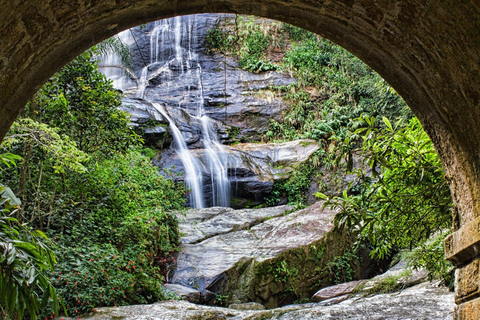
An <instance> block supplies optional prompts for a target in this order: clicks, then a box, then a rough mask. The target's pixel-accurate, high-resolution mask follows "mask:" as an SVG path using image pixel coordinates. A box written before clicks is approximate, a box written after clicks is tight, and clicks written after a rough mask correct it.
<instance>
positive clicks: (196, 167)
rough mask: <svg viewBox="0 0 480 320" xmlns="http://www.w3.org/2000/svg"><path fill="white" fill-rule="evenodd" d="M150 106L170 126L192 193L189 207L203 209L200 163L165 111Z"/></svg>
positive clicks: (186, 180)
mask: <svg viewBox="0 0 480 320" xmlns="http://www.w3.org/2000/svg"><path fill="white" fill-rule="evenodd" d="M152 106H153V107H154V108H155V109H156V110H157V111H158V112H160V114H161V115H162V116H164V117H165V119H167V121H168V123H169V124H170V130H171V131H172V135H173V139H174V142H175V152H177V154H178V157H179V158H180V161H182V163H183V166H184V168H185V185H186V186H187V188H189V189H190V190H191V191H192V193H191V194H190V205H191V206H192V207H194V208H204V207H205V202H204V199H203V193H202V186H203V178H202V171H203V170H202V166H201V164H200V162H199V161H198V160H197V159H196V158H195V157H194V156H193V154H192V153H191V152H190V150H189V149H188V147H187V143H186V142H185V139H184V137H183V135H182V132H181V131H180V130H179V129H178V127H177V126H176V125H175V122H174V121H173V120H172V118H170V117H169V116H168V114H167V112H166V111H165V109H164V108H163V107H162V106H161V105H160V104H158V103H156V102H152Z"/></svg>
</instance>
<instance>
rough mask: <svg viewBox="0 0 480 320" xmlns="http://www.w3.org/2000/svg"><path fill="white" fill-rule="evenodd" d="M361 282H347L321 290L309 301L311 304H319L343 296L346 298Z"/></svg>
mask: <svg viewBox="0 0 480 320" xmlns="http://www.w3.org/2000/svg"><path fill="white" fill-rule="evenodd" d="M362 282H363V281H349V282H345V283H340V284H337V285H336V286H331V287H327V288H323V289H321V290H319V291H317V292H316V293H315V294H314V295H313V296H312V298H311V299H310V300H312V301H313V302H320V301H324V300H328V299H332V298H335V297H339V296H344V295H346V296H347V297H348V295H349V294H350V293H352V292H353V291H354V290H355V288H356V287H357V286H358V285H359V284H360V283H362Z"/></svg>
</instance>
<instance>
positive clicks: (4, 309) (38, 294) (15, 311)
mask: <svg viewBox="0 0 480 320" xmlns="http://www.w3.org/2000/svg"><path fill="white" fill-rule="evenodd" d="M0 158H2V159H11V157H10V156H7V157H5V156H4V155H1V157H0ZM5 190H6V187H5V186H2V185H0V195H1V197H0V318H2V319H23V317H24V316H25V314H26V313H28V315H29V317H30V318H32V319H37V316H38V314H39V312H40V311H41V310H42V309H43V308H44V307H45V306H46V305H47V304H48V303H51V304H52V307H53V311H54V312H55V313H56V314H57V315H58V314H59V309H60V303H59V298H58V297H57V294H56V292H55V289H54V288H53V286H52V284H51V283H50V280H49V279H48V277H47V276H46V275H45V272H46V271H47V270H50V271H52V270H53V268H54V265H55V264H56V260H55V255H54V253H53V251H52V250H51V249H50V248H49V247H48V245H47V243H48V241H49V240H48V238H47V237H46V235H45V234H44V233H43V232H41V231H38V230H32V229H30V228H29V227H27V226H25V225H22V224H20V223H18V220H17V219H15V218H13V217H11V215H13V214H15V211H16V210H18V205H17V204H15V205H12V204H11V202H12V200H13V201H14V202H16V201H17V199H15V198H13V199H12V198H8V197H7V195H8V194H9V193H7V192H5Z"/></svg>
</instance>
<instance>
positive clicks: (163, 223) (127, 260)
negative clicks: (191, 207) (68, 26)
mask: <svg viewBox="0 0 480 320" xmlns="http://www.w3.org/2000/svg"><path fill="white" fill-rule="evenodd" d="M119 104H120V96H119V94H118V93H117V92H116V91H115V90H114V89H113V87H112V86H111V83H110V82H109V81H107V80H106V79H105V77H103V75H101V74H100V73H99V72H98V71H97V67H96V63H95V62H94V61H93V60H92V53H91V52H89V53H85V54H83V55H81V56H80V57H78V58H77V59H76V60H74V61H73V62H72V63H71V64H69V65H68V66H66V67H65V68H64V69H63V70H62V71H61V72H59V73H58V74H57V75H56V76H55V77H53V78H52V79H51V80H50V81H49V82H48V83H47V84H46V85H45V86H44V87H43V88H42V89H41V90H40V91H39V92H38V93H37V95H36V97H35V99H33V100H32V101H31V102H30V104H29V106H28V108H27V110H26V112H25V113H24V114H23V118H20V119H18V120H17V121H16V122H15V124H14V125H13V126H12V129H11V130H10V132H9V135H8V137H7V139H6V140H5V143H4V144H3V145H2V148H3V150H6V151H8V152H10V154H8V156H2V157H0V159H1V160H0V163H1V164H4V165H5V166H6V168H5V169H3V170H2V171H1V173H2V178H3V180H4V181H5V183H7V184H8V185H11V186H18V188H19V189H18V194H19V198H20V199H21V200H22V202H20V199H18V201H17V207H18V209H19V210H17V211H16V212H14V213H12V214H15V215H16V219H13V218H9V220H8V221H7V223H3V224H2V223H1V222H0V227H2V226H3V225H6V226H8V227H9V228H14V229H12V230H17V229H18V228H19V227H21V228H23V229H18V230H22V231H21V232H20V231H18V235H16V236H18V239H16V240H14V241H13V242H14V244H13V247H12V246H11V245H10V244H8V243H7V245H8V246H7V247H6V248H7V249H8V251H1V249H0V253H2V254H3V252H5V254H6V255H8V257H7V259H6V260H5V261H7V262H8V263H7V264H8V265H10V261H11V260H10V257H11V256H13V255H14V254H12V252H13V251H12V250H13V249H15V246H17V243H18V246H19V248H16V249H15V250H16V252H17V253H19V252H20V249H21V248H20V246H24V247H27V245H25V244H24V243H27V242H31V243H32V244H33V245H34V246H35V248H36V250H38V251H39V253H38V254H36V253H32V254H33V258H35V259H37V260H38V261H37V260H34V261H33V262H32V263H37V265H34V268H35V270H34V271H35V272H37V271H38V274H37V273H35V272H34V271H32V268H31V267H30V265H29V263H30V262H28V261H29V259H30V260H31V257H29V256H28V254H30V253H31V252H34V251H33V249H32V248H31V247H28V248H27V249H28V250H31V252H28V253H27V254H23V253H22V254H18V257H20V258H22V259H23V258H24V260H25V261H24V264H23V265H21V264H18V269H15V270H14V271H15V272H17V273H19V275H18V276H17V275H15V277H12V279H11V281H17V280H18V281H19V283H18V284H15V285H17V287H18V288H20V289H19V290H23V291H22V292H21V294H22V296H20V295H19V296H18V297H21V298H18V297H17V298H18V299H23V300H18V299H17V298H15V297H14V299H17V300H16V302H15V304H16V305H18V308H17V309H15V310H13V309H11V307H10V306H11V305H12V303H14V302H12V301H14V300H8V299H10V298H4V297H5V296H4V295H3V294H2V295H1V297H0V300H1V299H7V300H8V301H7V302H6V303H7V307H5V308H4V310H2V312H4V313H5V314H6V313H11V310H13V311H14V312H16V315H20V313H21V312H22V313H23V312H24V310H25V308H32V309H31V311H30V310H29V312H30V316H31V317H35V315H36V314H38V313H39V312H40V311H42V313H41V316H42V317H55V316H57V315H58V313H59V310H58V298H57V297H56V296H55V294H56V293H55V289H56V291H57V292H58V294H59V297H62V298H63V299H64V300H65V306H66V308H67V310H68V311H69V313H70V314H71V315H74V316H77V315H79V314H81V313H85V312H89V311H91V310H92V309H93V308H94V307H97V306H108V305H112V306H113V305H126V304H134V303H150V302H155V301H158V300H162V299H165V298H168V297H170V296H169V295H168V294H165V292H164V289H163V282H164V281H165V276H166V275H167V273H168V272H169V265H171V264H173V263H174V260H173V253H174V252H175V251H176V248H177V246H178V243H179V233H178V221H177V217H176V215H174V214H172V213H171V211H172V210H181V209H182V208H183V205H184V203H185V200H184V196H185V189H184V188H183V186H182V185H175V184H174V182H173V181H172V179H166V178H164V177H162V176H159V175H158V168H156V167H154V166H153V165H152V164H151V162H150V158H149V157H148V156H152V155H153V154H154V151H153V150H151V149H143V150H140V151H136V150H135V146H136V145H138V143H139V141H137V140H138V139H137V136H136V135H135V134H134V133H133V132H132V130H131V128H130V127H129V125H128V117H127V115H126V114H125V113H123V112H121V111H119V110H118V109H117V107H118V106H119ZM142 153H144V154H145V155H142ZM19 155H22V156H23V160H22V161H21V163H20V165H19V167H14V166H12V164H14V163H15V162H16V161H18V160H20V157H19ZM4 190H7V191H8V190H10V189H6V188H5V189H3V188H2V190H0V194H6V193H8V194H9V195H11V194H13V193H12V192H11V191H8V192H7V191H4ZM3 204H4V202H2V205H3ZM0 209H3V208H0ZM2 211H3V210H2ZM2 219H3V218H2ZM2 221H3V220H2ZM25 221H29V222H30V223H31V224H32V225H34V226H35V227H36V228H38V229H40V230H43V231H45V234H48V236H49V237H50V238H51V239H52V240H53V241H54V245H53V247H52V248H53V249H52V250H53V251H52V250H50V249H48V248H46V246H44V245H43V244H42V242H40V241H39V240H38V237H39V235H44V233H42V232H41V231H38V232H31V231H28V232H27V231H25V230H27V229H26V227H24V226H23V224H21V223H23V222H25ZM17 226H18V227H17ZM15 228H17V229H15ZM12 232H13V231H12ZM12 234H13V233H12ZM0 237H3V234H2V233H1V232H0ZM9 237H10V236H9ZM10 238H11V237H10ZM2 241H3V238H2ZM35 241H37V242H35ZM37 244H38V245H37ZM12 248H13V249H12ZM38 248H40V249H41V250H44V251H41V252H40V249H38ZM52 252H55V253H56V254H57V257H58V265H57V266H56V268H55V271H53V263H54V262H52V261H53V260H52V261H51V260H48V261H46V260H45V261H46V262H45V261H43V260H41V259H43V257H45V256H46V255H45V254H46V253H48V254H49V256H48V257H50V258H51V259H54V258H53V257H54V255H53V253H52ZM15 261H16V260H15ZM1 263H3V260H1ZM41 263H43V264H45V265H47V266H48V267H49V270H48V275H47V276H44V275H43V273H42V274H40V272H43V271H45V270H46V269H45V267H44V266H41ZM50 267H51V268H50ZM2 270H3V269H2ZM5 270H6V269H5ZM2 272H3V271H2ZM9 272H10V271H9ZM10 273H11V272H10ZM32 275H33V276H32ZM21 276H24V277H26V276H32V277H34V279H33V278H32V279H33V280H32V279H30V278H26V279H27V280H25V279H23V278H21ZM2 281H4V280H3V278H2ZM32 281H33V282H32ZM2 283H3V282H2ZM4 283H7V284H8V281H7V282H5V281H4ZM24 284H25V285H26V286H24V287H21V285H24ZM1 285H3V284H0V287H1ZM8 286H9V287H8V288H11V287H12V285H10V284H8ZM28 286H30V287H28ZM27 287H28V288H27ZM32 289H35V290H34V291H32ZM8 290H10V289H8ZM19 292H20V291H19ZM32 292H33V293H32ZM28 294H31V295H32V297H29V296H28ZM37 296H39V297H42V296H43V297H45V298H43V300H42V299H40V302H39V303H37V302H36V300H35V301H34V299H36V298H37ZM49 297H50V300H49ZM53 298H54V299H53ZM29 299H30V300H29ZM24 301H27V302H24ZM1 302H2V303H3V302H4V301H3V300H1ZM25 306H26V307H25ZM2 307H3V306H2ZM45 307H46V308H45ZM21 308H23V309H21ZM42 309H43V310H42ZM5 310H7V311H5ZM16 315H15V316H16ZM22 315H23V314H22ZM20 318H21V315H20Z"/></svg>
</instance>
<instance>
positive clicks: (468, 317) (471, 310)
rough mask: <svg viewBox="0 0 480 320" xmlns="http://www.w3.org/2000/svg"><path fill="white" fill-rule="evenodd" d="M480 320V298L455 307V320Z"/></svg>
mask: <svg viewBox="0 0 480 320" xmlns="http://www.w3.org/2000/svg"><path fill="white" fill-rule="evenodd" d="M478 319H480V298H479V299H475V300H471V301H468V302H465V303H462V304H460V305H458V306H456V307H455V312H454V314H453V320H478Z"/></svg>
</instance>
